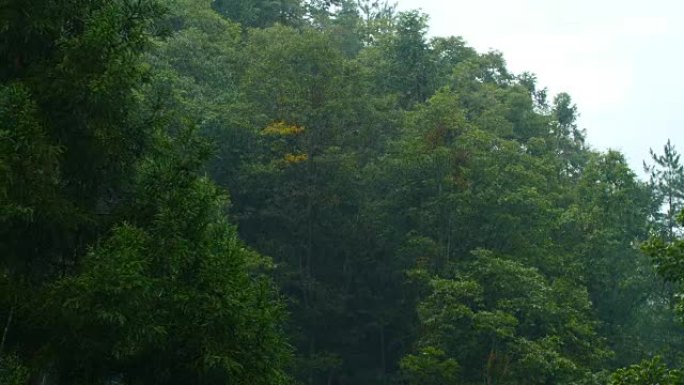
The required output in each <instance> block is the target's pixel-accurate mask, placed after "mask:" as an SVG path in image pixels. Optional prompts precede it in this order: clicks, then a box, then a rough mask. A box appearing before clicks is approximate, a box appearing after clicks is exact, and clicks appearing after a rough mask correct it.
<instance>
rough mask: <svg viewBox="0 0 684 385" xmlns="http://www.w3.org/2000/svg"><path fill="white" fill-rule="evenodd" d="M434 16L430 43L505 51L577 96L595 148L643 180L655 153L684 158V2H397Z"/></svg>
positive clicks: (541, 82)
mask: <svg viewBox="0 0 684 385" xmlns="http://www.w3.org/2000/svg"><path fill="white" fill-rule="evenodd" d="M398 8H399V10H400V11H405V10H411V9H421V10H422V11H423V12H424V13H426V14H428V15H429V16H430V21H429V24H430V31H429V35H430V36H451V35H454V36H462V37H463V38H464V39H465V40H466V42H467V43H468V44H469V45H470V46H472V47H474V48H476V49H478V51H481V52H486V51H488V50H492V49H493V50H497V51H501V52H502V53H503V55H504V58H505V59H506V62H507V65H508V68H509V69H510V70H511V71H513V72H514V73H521V72H524V71H528V72H531V73H534V74H535V75H536V76H537V83H538V86H539V87H542V88H543V87H548V89H549V91H550V94H551V95H555V94H557V93H559V92H567V93H569V94H570V95H571V96H572V98H573V101H574V102H575V103H576V104H577V107H578V109H579V113H580V118H579V126H580V127H582V128H585V129H586V130H587V141H588V143H589V144H590V145H591V146H592V147H593V148H595V149H599V150H607V149H615V150H619V151H621V152H622V153H624V154H625V156H626V158H627V160H628V161H629V163H630V165H631V166H632V169H633V170H634V171H635V172H636V173H637V174H638V175H640V176H643V166H642V162H643V161H644V160H649V159H650V157H649V148H653V149H654V150H655V151H656V152H657V153H662V148H663V145H664V144H665V142H666V141H667V140H668V139H671V140H672V143H673V144H674V145H675V147H676V148H677V149H678V150H679V152H680V153H681V152H684V49H683V48H684V23H683V22H681V18H682V14H684V1H679V0H650V1H643V0H640V1H634V0H622V1H618V0H574V1H562V2H561V1H553V0H551V1H549V0H487V1H477V0H470V1H457V0H420V1H419V0H398Z"/></svg>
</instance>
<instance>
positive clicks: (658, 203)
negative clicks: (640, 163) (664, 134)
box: [644, 140, 684, 239]
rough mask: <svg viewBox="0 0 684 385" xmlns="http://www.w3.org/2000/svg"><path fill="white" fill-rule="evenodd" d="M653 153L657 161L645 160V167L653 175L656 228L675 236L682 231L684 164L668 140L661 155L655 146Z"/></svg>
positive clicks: (652, 156)
mask: <svg viewBox="0 0 684 385" xmlns="http://www.w3.org/2000/svg"><path fill="white" fill-rule="evenodd" d="M650 154H651V159H652V161H653V162H654V164H652V165H648V164H646V162H644V170H645V171H646V172H648V173H649V174H650V175H649V176H650V179H649V183H650V185H651V189H652V190H653V193H654V212H653V214H652V215H653V221H654V224H655V226H656V231H658V232H660V233H663V234H665V236H666V237H667V238H668V239H673V238H674V237H675V235H678V230H679V225H678V222H677V219H676V217H677V215H678V214H679V212H681V211H682V209H683V208H684V165H682V164H680V162H679V158H680V155H679V153H678V152H677V150H676V149H675V147H674V145H673V144H672V143H671V142H670V141H669V140H668V141H667V143H666V144H665V146H664V148H663V154H662V155H658V154H656V153H655V152H654V151H653V149H651V150H650Z"/></svg>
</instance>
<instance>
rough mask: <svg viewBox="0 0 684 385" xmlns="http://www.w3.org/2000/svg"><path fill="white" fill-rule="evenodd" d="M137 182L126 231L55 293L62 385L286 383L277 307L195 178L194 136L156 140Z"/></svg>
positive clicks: (50, 308) (55, 344) (211, 189)
mask: <svg viewBox="0 0 684 385" xmlns="http://www.w3.org/2000/svg"><path fill="white" fill-rule="evenodd" d="M157 140H158V142H157V143H156V145H155V148H156V149H157V151H155V153H154V155H152V156H149V157H148V158H146V159H144V160H143V161H142V163H141V165H140V168H139V173H138V176H137V178H136V183H135V197H136V200H135V204H134V205H133V207H132V208H131V209H132V212H133V213H134V214H132V215H130V216H129V217H128V222H124V223H121V224H119V225H117V226H116V227H114V229H113V230H112V232H111V234H110V235H109V236H108V237H106V238H105V239H103V240H102V242H100V243H99V245H98V246H96V247H94V248H93V249H91V251H90V252H89V253H88V254H87V255H86V257H85V258H84V261H83V263H82V268H81V269H80V272H79V274H77V275H74V276H72V277H68V278H64V279H61V280H59V281H58V282H56V283H55V284H54V285H53V286H52V288H51V294H50V297H49V298H50V302H49V303H48V304H45V305H43V306H41V307H39V308H38V310H39V312H45V313H49V314H53V315H54V316H55V317H53V319H52V320H51V321H50V322H51V323H53V324H56V325H57V328H58V330H59V333H58V334H55V335H53V336H51V339H50V342H51V344H50V347H49V351H53V352H55V360H56V361H55V362H54V363H53V365H54V366H55V367H56V368H57V369H58V370H57V373H59V376H60V377H58V379H57V381H59V382H61V381H69V382H70V383H89V382H90V381H93V380H105V379H107V378H119V379H120V380H122V381H125V382H130V383H156V384H182V383H189V382H193V383H206V384H219V383H226V381H228V382H229V383H231V384H285V383H288V377H287V375H286V374H285V373H284V365H285V363H286V361H287V358H288V355H289V348H288V345H287V343H286V342H285V340H284V339H283V336H282V334H281V332H280V327H281V322H282V320H283V308H282V306H281V305H280V303H279V298H278V297H277V295H275V292H274V290H273V286H272V283H271V282H270V281H269V280H268V279H267V278H265V276H264V275H263V274H261V273H259V270H260V269H262V268H263V267H268V266H269V260H268V259H266V258H263V257H261V256H259V255H258V254H256V253H254V252H252V251H250V250H249V249H247V248H246V247H245V246H244V245H243V244H242V243H241V242H240V241H239V239H238V238H237V233H236V230H235V228H234V227H232V226H231V225H230V224H229V223H228V222H227V221H226V219H225V214H224V212H225V211H224V210H225V204H226V197H225V196H224V195H223V194H222V193H221V192H220V191H219V190H218V189H217V188H216V187H215V186H214V185H213V183H212V182H210V181H209V180H208V179H207V178H206V177H202V176H200V175H199V174H198V172H197V170H198V169H199V167H200V166H201V165H202V163H203V162H204V159H203V158H205V157H206V154H207V152H206V148H207V146H206V144H203V143H202V141H201V140H200V139H198V138H197V137H196V135H194V134H193V133H192V132H191V131H186V132H183V133H181V134H180V136H179V137H177V138H169V137H166V136H164V135H163V134H162V135H160V137H159V138H158V139H157Z"/></svg>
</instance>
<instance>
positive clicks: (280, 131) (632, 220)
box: [0, 0, 684, 385]
mask: <svg viewBox="0 0 684 385" xmlns="http://www.w3.org/2000/svg"><path fill="white" fill-rule="evenodd" d="M6 3H7V4H6V5H5V6H3V12H1V13H0V253H1V254H0V255H2V257H1V258H0V319H2V320H4V325H5V329H6V330H7V332H6V333H5V334H3V341H2V346H1V347H0V354H2V361H1V362H0V365H1V366H0V378H2V381H3V382H8V381H9V382H12V383H22V382H26V381H30V382H46V383H54V384H61V383H76V384H79V383H82V384H86V383H88V384H91V383H105V382H106V383H130V384H147V383H151V384H176V383H179V384H180V383H206V384H214V383H217V384H218V383H231V384H284V383H289V382H290V378H291V377H295V378H296V379H297V380H299V381H300V382H302V383H307V384H310V385H317V384H337V385H349V384H368V385H389V384H411V385H413V384H416V385H417V384H476V383H478V384H479V383H483V382H484V383H487V384H494V383H499V384H501V383H506V384H547V383H555V384H592V385H596V384H600V383H606V382H607V381H608V380H607V379H606V378H605V377H606V373H608V372H609V370H612V369H614V368H615V367H619V366H625V365H628V364H630V363H632V362H638V361H641V360H643V359H644V358H647V357H651V356H653V355H655V354H662V355H663V357H664V358H663V360H664V362H667V363H668V364H672V363H675V362H677V361H678V351H681V347H682V346H684V338H683V337H684V333H682V330H683V329H682V327H681V326H678V325H676V324H675V322H674V321H673V320H674V316H673V314H674V313H673V311H672V309H671V308H670V303H671V301H672V298H671V297H673V296H672V294H673V293H674V292H675V290H677V287H678V286H677V285H679V284H680V281H681V277H683V276H684V271H681V270H682V269H681V268H680V265H681V259H682V255H684V252H682V250H684V247H682V245H680V243H681V241H680V240H678V239H677V235H678V228H677V226H676V225H675V224H674V222H673V219H674V217H675V215H676V212H677V211H678V210H679V209H680V208H681V207H679V206H681V205H680V203H681V202H680V200H681V199H680V198H681V196H680V195H681V194H680V193H679V192H678V191H679V190H681V188H680V187H681V186H679V185H678V183H679V182H681V181H679V179H682V178H679V176H677V175H679V174H681V166H680V165H679V163H678V162H679V158H678V154H677V152H676V151H675V150H674V146H672V145H671V144H670V143H668V145H667V146H666V147H665V154H664V155H662V156H661V155H655V154H652V155H653V160H654V162H655V165H654V166H653V167H650V168H649V170H650V172H651V181H650V182H649V183H642V182H640V181H639V180H638V179H637V177H636V176H635V174H634V172H632V171H631V170H630V169H629V167H628V166H627V164H626V162H625V160H624V157H623V156H622V155H621V154H619V153H617V152H614V151H608V152H606V153H599V152H595V151H592V150H590V149H589V147H588V146H587V145H586V143H585V133H584V131H582V130H581V129H579V128H578V126H577V116H578V111H577V107H576V106H575V105H574V104H573V101H572V98H571V97H570V96H569V95H567V94H565V93H561V94H559V95H557V96H555V97H551V96H550V95H547V91H546V89H543V88H541V89H540V87H539V86H538V84H537V79H536V77H535V76H534V75H533V74H529V73H522V74H513V73H511V72H510V71H509V70H508V69H507V67H506V63H505V60H504V58H503V56H502V55H501V54H500V53H499V52H496V51H492V52H487V53H478V52H477V51H475V50H474V49H473V48H472V47H469V46H468V45H467V44H466V42H465V41H464V40H463V39H462V38H460V37H446V38H440V37H437V38H432V39H428V34H427V23H428V20H427V17H426V16H425V15H423V14H421V13H420V12H418V11H410V12H403V13H397V12H396V7H395V6H393V5H391V4H389V3H387V2H377V1H366V0H359V1H356V0H341V1H334V0H333V1H328V0H311V1H298V0H283V1H262V0H221V1H210V0H202V1H199V2H198V1H191V0H174V1H172V2H168V3H165V4H164V6H162V5H161V4H160V3H159V2H157V1H153V0H141V1H137V0H135V1H129V0H115V1H101V0H96V1H85V0H69V1H61V2H55V1H47V0H31V1H9V2H6ZM188 127H196V129H188ZM205 139H209V140H205ZM205 172H206V174H205ZM212 179H213V180H216V182H217V183H218V184H219V185H220V186H221V188H219V187H217V185H215V184H214V182H212ZM680 184H681V183H680ZM224 187H225V188H227V189H228V190H229V191H230V192H231V205H230V206H229V205H228V199H227V196H226V194H225V193H224V192H223V190H222V188H224ZM665 206H666V207H665ZM661 209H663V210H661ZM228 213H230V214H228ZM682 219H684V218H682ZM233 222H236V224H237V226H235V225H233V224H232V223H233ZM649 222H650V223H649ZM649 228H650V229H651V230H655V231H653V233H654V234H656V235H660V236H663V239H659V238H656V237H654V238H652V239H651V240H650V241H649V242H647V243H646V244H644V246H643V251H645V253H646V254H648V255H650V256H651V257H652V258H653V260H654V261H655V262H656V268H655V269H654V268H653V267H651V266H650V263H649V260H648V258H647V256H645V255H643V253H642V252H640V250H638V249H637V247H635V245H636V244H638V243H639V242H641V241H642V240H644V239H645V238H646V237H647V236H648V235H649ZM238 229H239V234H238ZM241 239H242V240H244V242H243V241H241ZM262 255H269V256H270V257H272V260H271V259H270V258H267V257H263V256H262ZM656 271H657V272H658V273H660V275H661V276H662V277H664V278H666V279H667V280H668V281H670V282H669V283H668V284H667V285H666V286H665V287H664V288H663V285H662V283H661V282H660V281H659V279H658V277H657V276H656V275H655V273H656ZM276 285H277V287H278V288H277V289H276ZM280 291H282V295H283V297H284V298H282V299H281V298H280V294H279V293H280ZM285 306H287V311H288V312H289V313H290V316H289V317H288V319H287V320H285V312H286V311H285ZM679 307H680V308H684V305H679ZM286 335H287V337H288V338H289V339H290V340H291V341H292V345H293V348H292V350H294V353H295V354H294V357H293V359H292V360H290V355H291V351H290V347H289V345H288V343H287V342H286V341H285V336H286ZM5 352H6V353H5ZM288 365H290V366H289V367H288ZM286 367H288V369H286ZM645 373H651V374H652V375H651V374H645ZM653 373H655V374H653ZM27 376H29V377H30V379H29V380H27V379H26V377H27ZM648 376H651V377H648ZM654 376H655V377H654ZM678 376H679V374H678V372H676V371H667V370H666V369H665V367H664V366H663V365H661V364H660V363H659V362H657V361H651V362H650V363H645V364H642V365H641V366H639V367H632V368H628V369H624V370H621V371H618V372H616V374H614V375H613V377H612V378H613V380H611V381H613V382H614V383H640V382H639V381H641V382H643V381H642V379H644V378H646V380H645V381H647V382H648V381H655V380H656V379H658V380H659V381H660V380H662V381H666V382H667V381H670V382H672V381H675V377H676V378H678ZM635 381H636V382H635ZM677 381H678V379H677Z"/></svg>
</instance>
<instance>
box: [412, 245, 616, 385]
mask: <svg viewBox="0 0 684 385" xmlns="http://www.w3.org/2000/svg"><path fill="white" fill-rule="evenodd" d="M431 287H432V292H431V294H430V295H429V296H428V297H427V298H426V299H425V300H424V301H423V302H422V303H421V304H420V305H419V308H418V313H419V319H420V321H421V326H422V327H421V329H422V333H421V336H420V338H419V339H418V346H419V347H422V348H427V347H431V348H435V349H439V350H440V351H443V352H444V353H445V357H448V358H449V359H453V360H455V362H458V364H459V365H460V366H461V367H462V370H461V372H462V374H461V376H460V377H459V378H460V381H461V383H476V382H477V381H478V380H486V381H487V383H500V382H506V383H526V384H530V383H539V384H545V383H548V382H549V381H551V382H557V383H558V382H560V383H565V382H567V381H568V380H571V379H573V378H578V376H580V375H581V374H582V373H583V372H584V371H586V370H587V369H588V368H591V367H592V366H594V365H598V364H599V363H600V362H601V361H602V360H603V359H605V357H606V356H607V352H606V351H605V350H604V349H603V348H602V347H601V346H602V342H601V339H600V338H599V337H598V335H597V334H596V331H595V323H594V322H593V321H592V320H591V305H590V302H589V300H588V298H587V293H586V292H583V291H582V290H581V289H578V288H576V287H573V285H572V283H571V282H568V281H564V280H556V281H555V282H553V283H549V282H547V281H546V280H545V279H544V278H543V277H542V276H541V275H540V274H539V272H538V271H537V270H536V269H532V268H527V267H525V266H523V265H521V264H520V263H517V262H513V261H510V260H505V259H501V258H498V257H494V256H493V255H492V254H491V253H489V252H486V251H479V252H477V253H476V259H475V261H473V262H472V263H470V264H467V265H466V266H464V267H463V268H462V269H459V273H457V275H456V276H455V277H454V278H436V279H433V280H432V281H431ZM452 383H453V382H452Z"/></svg>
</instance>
